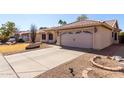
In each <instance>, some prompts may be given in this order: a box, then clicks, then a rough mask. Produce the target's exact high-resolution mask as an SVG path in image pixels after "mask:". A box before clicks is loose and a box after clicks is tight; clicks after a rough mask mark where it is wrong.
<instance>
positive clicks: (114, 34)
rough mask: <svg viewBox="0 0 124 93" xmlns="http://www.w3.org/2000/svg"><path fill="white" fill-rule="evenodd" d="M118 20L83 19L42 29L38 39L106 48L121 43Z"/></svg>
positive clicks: (65, 44) (69, 44) (66, 44)
mask: <svg viewBox="0 0 124 93" xmlns="http://www.w3.org/2000/svg"><path fill="white" fill-rule="evenodd" d="M120 31H121V30H120V29H119V26H118V22H117V20H107V21H95V20H83V21H79V22H73V23H70V24H66V25H63V26H59V27H53V28H47V29H42V30H40V31H39V33H40V34H41V37H40V34H39V37H38V39H39V40H40V41H41V42H46V43H56V44H57V45H61V46H68V47H78V48H92V49H98V50H99V49H104V48H106V47H108V46H110V45H111V44H113V43H119V40H118V34H119V32H120Z"/></svg>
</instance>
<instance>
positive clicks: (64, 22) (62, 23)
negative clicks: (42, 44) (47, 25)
mask: <svg viewBox="0 0 124 93" xmlns="http://www.w3.org/2000/svg"><path fill="white" fill-rule="evenodd" d="M58 24H60V25H65V24H67V22H66V21H62V20H61V19H60V20H59V22H58Z"/></svg>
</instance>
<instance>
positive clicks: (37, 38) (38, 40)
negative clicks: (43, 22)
mask: <svg viewBox="0 0 124 93" xmlns="http://www.w3.org/2000/svg"><path fill="white" fill-rule="evenodd" d="M35 41H36V42H41V33H37V34H36V40H35Z"/></svg>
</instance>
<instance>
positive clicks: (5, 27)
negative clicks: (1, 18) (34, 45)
mask: <svg viewBox="0 0 124 93" xmlns="http://www.w3.org/2000/svg"><path fill="white" fill-rule="evenodd" d="M15 33H16V27H15V23H14V22H10V21H8V22H7V23H5V24H2V27H1V28H0V40H1V41H2V42H3V43H4V42H6V41H7V39H8V38H9V37H10V36H14V35H15Z"/></svg>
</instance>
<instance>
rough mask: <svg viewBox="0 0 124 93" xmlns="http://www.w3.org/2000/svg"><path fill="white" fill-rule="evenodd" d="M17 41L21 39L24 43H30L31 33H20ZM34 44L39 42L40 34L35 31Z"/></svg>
mask: <svg viewBox="0 0 124 93" xmlns="http://www.w3.org/2000/svg"><path fill="white" fill-rule="evenodd" d="M18 34H19V39H23V40H24V41H25V42H31V32H30V31H20V32H19V33H18ZM36 42H41V33H40V32H39V31H37V33H36Z"/></svg>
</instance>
